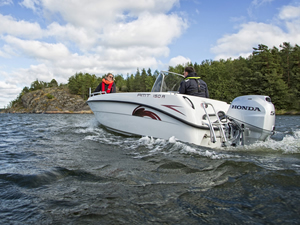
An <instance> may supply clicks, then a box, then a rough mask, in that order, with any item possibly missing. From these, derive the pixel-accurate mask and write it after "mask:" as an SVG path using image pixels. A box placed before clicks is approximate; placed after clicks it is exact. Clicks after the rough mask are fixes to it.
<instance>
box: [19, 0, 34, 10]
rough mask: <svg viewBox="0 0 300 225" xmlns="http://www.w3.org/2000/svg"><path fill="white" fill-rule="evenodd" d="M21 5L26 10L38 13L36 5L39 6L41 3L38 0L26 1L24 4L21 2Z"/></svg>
mask: <svg viewBox="0 0 300 225" xmlns="http://www.w3.org/2000/svg"><path fill="white" fill-rule="evenodd" d="M19 4H20V5H21V6H24V7H26V8H29V9H32V10H33V11H36V5H38V4H39V1H38V0H24V1H23V2H21V3H19Z"/></svg>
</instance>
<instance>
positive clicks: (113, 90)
mask: <svg viewBox="0 0 300 225" xmlns="http://www.w3.org/2000/svg"><path fill="white" fill-rule="evenodd" d="M116 92H117V87H116V83H115V82H114V83H113V85H112V92H111V93H116Z"/></svg>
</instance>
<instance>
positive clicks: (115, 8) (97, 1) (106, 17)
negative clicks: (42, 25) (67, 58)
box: [41, 0, 179, 29]
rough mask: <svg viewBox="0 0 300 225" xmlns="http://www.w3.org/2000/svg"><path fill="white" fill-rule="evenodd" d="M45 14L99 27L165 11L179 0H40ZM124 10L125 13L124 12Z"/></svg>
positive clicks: (70, 21) (76, 23) (72, 22)
mask: <svg viewBox="0 0 300 225" xmlns="http://www.w3.org/2000/svg"><path fill="white" fill-rule="evenodd" d="M41 4H42V5H43V7H44V12H45V14H46V15H49V16H51V15H53V14H56V13H58V14H60V15H61V17H62V18H63V19H64V21H66V22H67V23H70V24H73V25H74V26H80V27H89V28H93V29H101V27H103V25H105V24H107V23H111V22H114V21H116V19H119V20H122V19H123V20H124V19H125V20H126V19H132V18H134V17H138V16H140V14H141V13H144V12H150V13H158V14H159V13H165V12H168V11H169V10H170V9H171V8H173V7H174V6H175V5H177V4H179V0H139V1H136V0H127V1H124V0H110V1H106V0H89V1H81V0H74V1H72V4H70V2H69V1H61V0H41ZM125 12H126V13H125Z"/></svg>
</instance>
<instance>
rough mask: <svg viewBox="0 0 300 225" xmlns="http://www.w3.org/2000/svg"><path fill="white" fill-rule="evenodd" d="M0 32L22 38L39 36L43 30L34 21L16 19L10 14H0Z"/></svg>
mask: <svg viewBox="0 0 300 225" xmlns="http://www.w3.org/2000/svg"><path fill="white" fill-rule="evenodd" d="M0 34H2V35H7V34H8V35H13V36H17V37H22V38H41V37H42V36H43V31H42V29H41V28H40V25H39V24H38V23H36V22H35V23H30V22H26V21H24V20H21V21H17V20H16V19H14V18H13V17H12V16H4V15H2V14H0Z"/></svg>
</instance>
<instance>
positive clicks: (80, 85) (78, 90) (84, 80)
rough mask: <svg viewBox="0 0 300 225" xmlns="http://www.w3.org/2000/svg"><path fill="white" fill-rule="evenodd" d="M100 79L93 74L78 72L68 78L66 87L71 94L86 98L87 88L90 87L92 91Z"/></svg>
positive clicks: (87, 94)
mask: <svg viewBox="0 0 300 225" xmlns="http://www.w3.org/2000/svg"><path fill="white" fill-rule="evenodd" d="M101 80H102V79H101V78H97V77H96V75H94V74H93V75H91V74H88V73H85V74H83V73H81V72H80V73H76V74H75V75H74V76H71V77H70V78H69V82H68V87H69V90H70V92H71V94H76V95H80V96H81V97H82V98H83V99H87V98H88V97H89V88H90V87H91V89H92V91H93V90H94V89H95V88H96V87H97V85H98V84H99V83H100V82H101Z"/></svg>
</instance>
